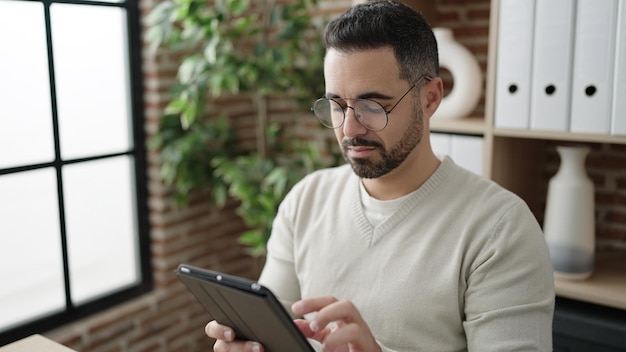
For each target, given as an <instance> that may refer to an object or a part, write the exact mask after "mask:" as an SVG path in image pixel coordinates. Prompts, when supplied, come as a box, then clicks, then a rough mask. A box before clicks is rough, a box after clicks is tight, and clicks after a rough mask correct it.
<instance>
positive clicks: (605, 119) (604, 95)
mask: <svg viewBox="0 0 626 352" xmlns="http://www.w3.org/2000/svg"><path fill="white" fill-rule="evenodd" d="M616 18H617V0H578V6H577V9H576V31H575V43H574V71H573V76H572V115H571V116H572V117H571V118H572V120H571V125H570V130H571V131H572V132H582V133H602V134H608V133H609V132H610V120H611V101H612V98H613V92H612V91H613V63H614V60H615V32H616V31H615V28H616Z"/></svg>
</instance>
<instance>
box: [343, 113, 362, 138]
mask: <svg viewBox="0 0 626 352" xmlns="http://www.w3.org/2000/svg"><path fill="white" fill-rule="evenodd" d="M344 114H345V121H344V122H343V127H342V128H343V134H344V136H346V137H356V136H360V135H364V134H366V133H367V128H365V127H363V125H361V123H360V122H359V118H358V115H357V111H356V110H355V109H354V107H352V106H346V110H345V112H344Z"/></svg>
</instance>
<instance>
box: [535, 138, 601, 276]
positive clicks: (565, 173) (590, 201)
mask: <svg viewBox="0 0 626 352" xmlns="http://www.w3.org/2000/svg"><path fill="white" fill-rule="evenodd" d="M557 151H558V153H559V156H560V157H561V165H560V166H559V169H558V171H557V173H556V175H554V177H552V179H550V183H549V186H548V199H547V204H546V213H545V218H544V226H543V231H544V233H545V236H546V242H547V244H548V249H549V250H550V257H551V259H552V266H553V268H554V275H555V276H556V277H562V278H567V279H585V278H587V277H589V276H590V275H591V273H592V272H593V264H594V257H595V256H594V253H595V219H594V208H595V206H594V186H593V182H592V181H591V179H589V177H588V176H587V172H586V171H585V159H586V157H587V154H589V148H587V147H564V146H560V147H557Z"/></svg>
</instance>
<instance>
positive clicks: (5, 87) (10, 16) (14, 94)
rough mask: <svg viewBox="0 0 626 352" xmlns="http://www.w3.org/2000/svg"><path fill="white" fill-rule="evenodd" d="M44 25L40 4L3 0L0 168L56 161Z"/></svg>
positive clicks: (0, 4) (0, 21)
mask: <svg viewBox="0 0 626 352" xmlns="http://www.w3.org/2000/svg"><path fill="white" fill-rule="evenodd" d="M44 24H45V22H44V14H43V6H42V5H41V4H40V3H35V2H19V1H6V0H5V1H0V48H1V49H0V52H1V54H0V125H1V128H0V169H1V168H7V167H15V166H21V165H25V164H35V163H44V162H50V161H52V160H53V159H54V139H53V131H52V115H51V109H50V83H49V82H50V78H49V74H48V54H47V49H46V48H47V46H46V29H45V25H44Z"/></svg>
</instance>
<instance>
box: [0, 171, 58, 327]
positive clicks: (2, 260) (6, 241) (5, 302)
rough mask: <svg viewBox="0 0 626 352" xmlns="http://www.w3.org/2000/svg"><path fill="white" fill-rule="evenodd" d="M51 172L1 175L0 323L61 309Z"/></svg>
mask: <svg viewBox="0 0 626 352" xmlns="http://www.w3.org/2000/svg"><path fill="white" fill-rule="evenodd" d="M56 184H57V183H56V175H55V171H54V169H52V168H46V169H40V170H34V171H28V172H21V173H19V174H12V175H4V176H2V177H0V283H2V284H0V312H2V313H0V327H4V326H10V325H12V324H15V323H18V322H23V321H26V320H29V319H32V318H34V317H37V316H40V315H43V314H46V313H51V312H54V311H57V310H63V309H65V289H64V280H63V256H62V253H61V235H60V233H61V232H60V229H59V211H58V207H59V204H58V197H57V186H56Z"/></svg>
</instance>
